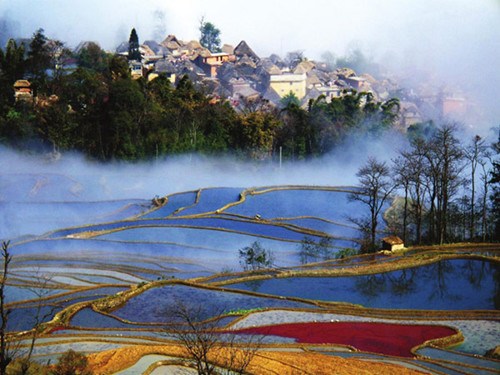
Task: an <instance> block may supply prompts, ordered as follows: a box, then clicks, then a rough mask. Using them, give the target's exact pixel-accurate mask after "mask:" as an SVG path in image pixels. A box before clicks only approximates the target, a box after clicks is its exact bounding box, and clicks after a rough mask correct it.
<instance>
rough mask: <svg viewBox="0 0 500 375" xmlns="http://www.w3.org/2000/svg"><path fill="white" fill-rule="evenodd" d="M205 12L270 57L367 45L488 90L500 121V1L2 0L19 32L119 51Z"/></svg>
mask: <svg viewBox="0 0 500 375" xmlns="http://www.w3.org/2000/svg"><path fill="white" fill-rule="evenodd" d="M159 15H160V16H159ZM202 17H204V19H205V20H206V21H209V22H212V23H213V24H215V26H216V27H218V28H219V29H220V30H221V39H222V43H227V44H231V45H233V46H235V45H237V44H238V43H239V42H240V41H241V40H245V41H246V42H247V43H248V44H249V45H250V47H252V48H253V49H254V51H255V52H256V53H257V54H258V55H260V56H262V57H264V56H269V55H270V54H272V53H277V54H278V55H280V56H282V57H284V56H285V55H286V53H287V52H290V51H303V53H304V55H305V56H306V57H308V58H310V59H318V58H320V56H321V55H322V54H323V53H324V52H326V51H329V52H331V53H333V54H334V55H335V56H343V55H345V54H346V53H348V51H349V50H350V49H352V48H361V49H362V51H363V52H364V53H365V54H366V55H367V56H368V57H370V58H373V59H374V60H376V61H379V62H382V63H383V64H384V65H386V66H388V67H389V68H390V69H392V70H393V71H394V72H396V73H397V72H399V71H404V72H408V71H410V72H421V71H425V72H426V73H428V74H429V75H430V76H433V77H436V78H435V79H436V80H437V81H438V82H437V83H438V84H441V82H442V83H443V84H450V83H451V84H453V83H459V84H461V85H462V86H465V89H466V90H471V91H474V92H475V93H477V94H478V95H479V94H481V95H483V99H484V100H485V101H489V102H490V111H491V112H492V113H493V114H494V116H491V117H492V118H496V119H498V122H500V108H499V107H500V106H498V105H496V103H497V100H496V98H495V97H496V94H497V93H498V87H500V73H499V70H498V68H497V67H498V61H500V0H308V1H304V0H300V1H299V0H286V1H282V0H273V1H269V0H245V1H241V0H212V1H206V0H205V1H204V0H182V1H180V0H141V1H137V0H85V1H79V0H0V20H1V19H3V20H7V23H8V25H10V26H11V29H12V30H13V31H14V33H15V34H16V36H24V37H30V36H31V35H32V34H33V32H34V31H35V30H36V29H38V28H40V27H41V28H43V29H44V30H45V33H46V35H47V36H48V37H50V38H55V39H59V40H61V41H63V42H65V43H66V44H67V45H68V46H70V47H75V46H76V45H77V44H78V43H79V42H80V41H84V40H92V41H97V42H99V44H100V45H101V46H102V47H103V48H105V49H108V50H113V49H114V48H115V47H116V45H118V44H119V43H120V42H123V41H127V40H128V37H129V35H130V31H131V29H132V28H133V27H135V28H136V30H137V33H138V35H139V39H140V41H145V40H148V39H155V40H157V41H161V40H162V39H163V38H164V37H165V36H166V35H168V34H175V35H176V36H177V37H178V38H179V39H181V40H186V41H187V40H193V39H198V38H199V31H198V27H199V23H200V19H201V18H202ZM0 39H1V38H0Z"/></svg>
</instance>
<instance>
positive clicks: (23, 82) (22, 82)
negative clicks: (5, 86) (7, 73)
mask: <svg viewBox="0 0 500 375" xmlns="http://www.w3.org/2000/svg"><path fill="white" fill-rule="evenodd" d="M26 87H31V83H30V82H29V81H27V80H25V79H18V80H17V81H16V82H15V83H14V88H16V89H18V88H19V89H20V88H26Z"/></svg>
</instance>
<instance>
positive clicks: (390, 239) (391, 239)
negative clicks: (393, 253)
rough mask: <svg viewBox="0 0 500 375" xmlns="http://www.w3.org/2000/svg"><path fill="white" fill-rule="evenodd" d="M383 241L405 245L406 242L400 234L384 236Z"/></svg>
mask: <svg viewBox="0 0 500 375" xmlns="http://www.w3.org/2000/svg"><path fill="white" fill-rule="evenodd" d="M382 242H385V243H387V244H389V245H404V242H403V240H402V239H401V238H399V237H398V236H388V237H384V238H382Z"/></svg>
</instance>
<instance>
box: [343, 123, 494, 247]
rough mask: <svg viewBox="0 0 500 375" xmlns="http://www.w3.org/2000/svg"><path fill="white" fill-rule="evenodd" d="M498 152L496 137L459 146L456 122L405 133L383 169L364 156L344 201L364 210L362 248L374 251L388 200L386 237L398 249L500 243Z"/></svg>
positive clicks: (474, 139) (377, 162)
mask: <svg viewBox="0 0 500 375" xmlns="http://www.w3.org/2000/svg"><path fill="white" fill-rule="evenodd" d="M499 130H500V129H499ZM499 154H500V133H499V140H498V141H497V142H496V143H494V144H492V145H488V144H487V143H486V140H484V139H482V138H481V137H480V136H474V137H472V139H470V140H469V141H466V142H461V141H460V139H459V137H458V127H457V125H456V124H444V125H442V126H434V125H433V124H432V123H431V124H428V125H427V126H423V125H419V126H416V127H413V128H411V131H410V141H409V147H408V148H405V149H403V150H400V151H399V153H398V155H397V157H395V158H394V159H393V160H392V161H391V162H390V163H387V162H384V161H380V160H377V159H376V158H369V159H368V160H367V162H366V163H365V164H364V165H362V166H361V167H360V169H359V170H358V172H357V174H356V176H357V177H358V180H359V185H358V187H359V191H358V192H356V193H353V194H351V196H350V199H351V200H354V201H359V202H361V203H362V204H363V205H364V206H365V207H366V208H367V211H368V215H366V216H365V218H364V219H361V220H357V221H355V224H356V225H357V226H358V227H359V229H360V230H361V232H362V233H363V234H364V242H363V245H362V250H363V251H367V252H370V251H375V250H377V249H378V248H379V245H378V244H377V243H376V240H377V232H378V229H379V224H380V221H381V213H382V212H383V210H384V209H385V208H387V206H388V205H389V202H391V201H392V205H391V208H390V209H388V210H387V211H386V212H385V214H384V220H385V221H386V223H387V229H386V231H388V232H390V233H393V234H397V235H399V236H401V238H402V239H403V241H404V242H405V244H409V245H412V244H415V245H421V244H444V243H452V242H460V241H477V242H479V241H482V242H485V241H498V240H500V159H499V157H498V155H499ZM398 197H399V198H398Z"/></svg>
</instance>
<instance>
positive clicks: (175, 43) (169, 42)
mask: <svg viewBox="0 0 500 375" xmlns="http://www.w3.org/2000/svg"><path fill="white" fill-rule="evenodd" d="M183 44H184V43H182V42H181V41H180V40H178V39H177V38H176V37H175V35H169V36H167V37H166V38H165V39H164V40H163V42H161V43H160V45H162V46H163V47H166V48H168V49H169V50H176V49H179V48H180V47H181V46H182V45H183Z"/></svg>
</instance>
